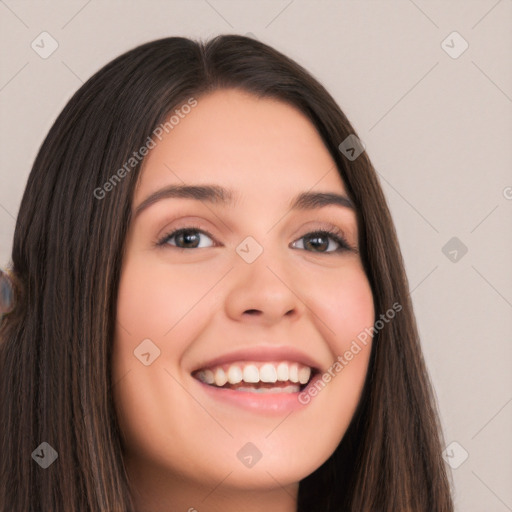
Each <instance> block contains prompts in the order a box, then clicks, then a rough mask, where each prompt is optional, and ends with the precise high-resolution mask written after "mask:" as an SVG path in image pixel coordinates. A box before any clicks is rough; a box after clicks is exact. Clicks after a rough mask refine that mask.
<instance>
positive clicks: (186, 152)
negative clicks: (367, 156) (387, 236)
mask: <svg viewBox="0 0 512 512" xmlns="http://www.w3.org/2000/svg"><path fill="white" fill-rule="evenodd" d="M178 114H181V116H178V115H175V117H176V119H175V121H174V124H173V125H172V129H168V130H167V133H164V134H162V136H161V140H156V141H155V142H156V147H154V148H153V149H151V151H150V152H149V154H148V156H147V157H146V159H145V161H144V163H143V166H142V169H141V176H140V180H139V186H138V188H137V193H138V195H139V197H144V196H146V195H148V194H150V193H152V192H153V191H154V190H155V189H156V188H160V187H162V186H164V185H166V184H172V183H176V184H178V183H180V182H185V183H187V184H193V183H206V182H208V183H218V184H219V185H224V186H225V187H226V188H228V187H229V188H231V189H234V190H235V191H239V192H240V193H241V194H243V195H245V194H247V193H248V192H251V193H252V194H256V193H258V192H261V193H267V194H268V192H269V191H270V190H274V191H277V190H280V189H281V190H282V191H283V194H282V195H283V196H291V195H296V194H297V192H299V191H300V192H302V191H305V190H308V189H311V188H313V187H315V186H316V184H319V185H320V187H321V188H322V189H327V190H329V191H332V192H339V193H345V188H344V185H343V181H342V179H341V177H340V175H339V172H338V170H337V168H336V163H335V162H334V160H333V158H332V156H331V154H330V152H329V150H328V149H327V147H326V146H325V144H324V142H323V140H322V138H321V137H320V135H319V134H318V132H317V130H316V128H315V126H314V125H313V124H312V123H311V121H310V120H309V119H308V118H307V117H306V116H305V115H304V114H303V113H301V112H300V111H299V110H297V109H296V108H294V107H292V106H290V105H288V104H286V103H284V102H280V101H276V100H274V99H271V98H263V99H260V98H256V97H255V96H253V95H250V94H248V93H245V92H241V91H238V90H221V91H216V92H215V93H212V94H210V95H208V96H206V97H203V98H200V99H199V100H198V101H197V106H195V108H194V109H191V110H189V111H188V114H184V113H182V112H178ZM178 119H179V121H178Z"/></svg>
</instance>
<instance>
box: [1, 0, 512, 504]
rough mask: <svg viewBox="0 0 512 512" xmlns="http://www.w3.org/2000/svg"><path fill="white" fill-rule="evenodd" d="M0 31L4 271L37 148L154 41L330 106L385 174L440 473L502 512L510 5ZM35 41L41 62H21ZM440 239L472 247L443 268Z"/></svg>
mask: <svg viewBox="0 0 512 512" xmlns="http://www.w3.org/2000/svg"><path fill="white" fill-rule="evenodd" d="M0 16H1V22H0V34H1V35H0V43H1V70H0V109H1V122H0V130H1V132H0V139H1V150H0V159H1V160H0V179H1V187H0V265H2V266H6V265H8V264H9V260H10V250H11V243H12V236H13V233H14V226H15V218H16V215H17V212H18V207H19V203H20V200H21V196H22V193H23V190H24V186H25V183H26V179H27V176H28V174H29V171H30V168H31V165H32V163H33V160H34V157H35V155H36V152H37V150H38V148H39V145H40V144H41V142H42V140H43V138H44V136H45V135H46V133H47V131H48V129H49V128H50V126H51V124H52V123H53V121H54V119H55V118H56V116H57V115H58V113H59V112H60V111H61V109H62V108H63V107H64V105H65V103H66V102H67V101H68V100H69V98H70V97H71V95H72V94H73V93H74V92H75V90H76V89H77V88H78V87H79V86H80V85H81V83H82V82H83V81H84V80H85V79H87V78H88V77H89V76H91V75H92V74H93V73H94V72H95V71H97V70H98V69H99V68H100V67H102V66H103V65H104V64H105V63H107V62H108V61H109V60H111V59H112V58H114V57H116V56H117V55H119V54H120V53H122V52H124V51H126V50H128V49H129V48H132V47H134V46H136V45H138V44H140V43H143V42H146V41H149V40H152V39H156V38H160V37H167V36H171V35H184V36H189V37H201V38H207V37H210V36H213V35H216V34H218V33H240V34H246V33H248V32H251V33H252V34H254V35H255V36H256V37H257V38H258V39H260V40H262V41H263V42H266V43H269V44H271V45H273V46H275V47H276V48H277V49H279V50H281V51H282V52H284V53H286V54H287V55H289V56H291V57H292V58H294V59H296V60H297V61H299V62H300V63H301V64H303V65H304V66H305V67H306V68H308V69H309V70H310V71H311V72H312V73H313V74H314V75H315V76H316V77H317V78H318V79H319V80H320V81H321V82H322V83H323V84H324V85H325V86H326V87H327V88H328V89H329V90H330V92H331V93H332V94H333V95H334V97H335V98H336V100H337V101H338V102H339V104H340V106H341V108H342V109H343V110H344V111H345V113H346V114H347V116H348V117H349V119H350V120H351V121H352V123H353V125H354V127H355V128H356V130H357V131H358V133H359V136H360V137H361V138H362V140H363V141H364V142H365V144H366V150H367V151H368V153H369V155H370V157H371V158H372V160H373V163H374V164H375V166H376V168H377V170H378V172H379V174H380V178H381V183H382V186H383V189H384V191H385V193H386V196H387V198H388V201H389V204H390V207H391V210H392V213H393V216H394V220H395V223H396V226H397V230H398V233H399V237H400V242H401V246H402V250H403V253H404V257H405V260H406V265H407V272H408V277H409V280H410V284H411V290H412V298H413V301H414V305H415V309H416V314H417V319H418V323H419V328H420V334H421V335H422V343H423V348H424V353H425V357H426V360H427V364H428V366H429V370H430V373H431V376H432V380H433V383H434V385H435V388H436V393H437V398H438V401H439V405H440V409H441V414H442V423H443V427H444V431H445V436H446V442H447V444H448V445H449V444H450V443H452V442H456V443H458V444H456V445H451V446H450V448H449V449H448V453H447V455H446V459H447V460H449V461H450V464H451V465H452V466H456V465H457V464H459V463H460V462H461V461H462V460H463V455H464V451H463V450H465V451H467V453H468V454H469V456H468V458H467V460H465V461H464V462H462V464H460V466H459V467H458V468H457V469H452V470H451V472H452V474H453V478H454V484H455V499H456V505H457V511H458V512H491V511H493V512H506V511H507V510H512V486H511V485H510V483H511V482H512V457H511V454H512V442H511V437H510V432H512V377H511V375H512V373H511V370H510V369H511V362H512V357H511V356H512V347H511V335H510V333H511V332H512V329H511V328H512V286H511V284H512V266H511V264H510V263H511V258H510V255H511V248H512V229H511V227H512V226H511V221H510V219H511V213H512V173H511V169H512V166H511V164H512V144H511V135H512V115H511V110H512V108H511V107H512V66H511V65H510V63H511V62H512V58H511V57H512V30H511V27H512V23H511V22H512V1H511V0H500V1H496V0H485V1H484V0H473V1H452V2H446V1H436V2H434V1H426V0H414V1H413V0H400V1H398V0H397V1H384V0H382V1H380V0H373V1H368V0H367V1H356V0H348V1H341V0H336V1H324V0H320V1H313V0H311V1H301V0H295V1H290V0H282V1H277V0H273V1H270V0H267V1H248V0H239V1H235V0H208V1H207V0H189V1H176V0H175V1H146V2H136V1H123V2H120V1H114V0H90V1H87V0H83V1H80V2H74V1H53V2H41V1H30V2H29V1H23V0H5V1H0ZM43 31H47V32H49V33H50V34H51V36H52V37H53V38H54V39H55V40H56V41H57V42H58V45H59V46H58V48H57V50H56V51H55V52H54V53H53V54H52V55H51V56H50V57H48V58H47V59H43V58H41V57H40V56H39V55H38V54H37V53H36V52H35V51H34V50H33V49H32V48H31V43H32V41H34V40H36V42H37V41H38V40H39V39H38V36H39V34H40V33H41V32H43ZM453 31H457V32H458V33H459V34H460V35H461V36H462V38H464V40H466V41H467V43H468V44H469V48H468V49H467V50H466V51H465V52H464V53H462V54H461V55H460V56H459V57H458V58H452V57H450V56H449V55H448V54H447V53H446V52H445V50H444V49H443V46H442V41H443V40H445V39H446V38H447V36H449V35H450V34H451V33H452V32H453ZM456 37H457V36H455V38H454V36H451V37H450V38H448V40H447V42H446V43H445V44H447V45H449V46H452V47H453V48H452V50H451V51H452V52H453V51H458V50H459V49H460V48H461V40H457V38H456ZM47 47H48V46H47ZM452 237H457V238H458V239H459V240H460V243H463V244H464V245H465V246H466V247H467V249H468V252H467V254H465V255H464V256H462V257H461V256H460V255H461V254H462V253H461V252H460V251H459V252H458V253H457V258H458V260H457V261H455V262H453V261H451V260H450V259H449V258H448V257H447V256H445V254H444V253H443V251H442V248H443V247H444V246H445V244H446V243H447V242H448V240H450V239H451V238H452ZM457 243H459V242H457ZM450 250H451V249H450ZM445 252H447V253H448V250H445ZM449 256H450V255H449ZM450 257H452V258H453V257H455V255H454V253H452V255H451V256H450Z"/></svg>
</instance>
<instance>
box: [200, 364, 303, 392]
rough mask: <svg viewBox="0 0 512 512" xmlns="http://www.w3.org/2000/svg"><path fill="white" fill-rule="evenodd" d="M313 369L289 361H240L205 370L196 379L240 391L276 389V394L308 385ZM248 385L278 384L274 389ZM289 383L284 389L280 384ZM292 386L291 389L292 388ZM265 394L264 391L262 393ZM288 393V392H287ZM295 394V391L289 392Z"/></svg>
mask: <svg viewBox="0 0 512 512" xmlns="http://www.w3.org/2000/svg"><path fill="white" fill-rule="evenodd" d="M311 372H312V370H311V368H310V367H309V366H304V365H302V364H298V363H291V362H288V361H282V362H280V363H245V362H242V361H239V362H237V363H233V364H231V365H229V366H228V365H222V366H216V367H211V368H205V369H203V370H200V371H199V372H197V374H196V377H197V378H198V379H199V380H200V381H201V382H204V383H206V384H210V385H214V386H218V387H223V386H224V385H225V384H226V383H229V384H230V385H233V386H234V385H238V384H240V383H242V385H239V386H237V387H236V389H237V390H238V391H246V390H247V389H251V390H252V391H254V389H258V391H259V390H260V389H262V390H268V389H274V388H275V389H276V390H277V391H275V392H276V393H278V392H280V391H279V390H281V389H288V388H289V389H291V387H293V389H295V388H298V389H299V388H300V386H299V384H300V385H303V384H307V383H308V382H309V380H310V378H311ZM244 382H245V383H247V384H258V383H260V382H261V383H266V384H269V383H271V384H274V383H277V384H276V386H275V387H274V388H270V387H265V386H260V387H257V388H256V387H254V386H250V387H247V386H243V383H244ZM283 382H288V383H289V384H290V385H288V386H286V387H285V388H283V387H282V386H281V385H280V383H283ZM290 386H291V387H290ZM261 392H264V391H261ZM265 392H267V391H265ZM285 392H287V391H285ZM289 392H293V393H294V392H295V391H289Z"/></svg>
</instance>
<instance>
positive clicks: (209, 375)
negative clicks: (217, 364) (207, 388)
mask: <svg viewBox="0 0 512 512" xmlns="http://www.w3.org/2000/svg"><path fill="white" fill-rule="evenodd" d="M201 374H202V375H200V376H199V379H200V380H202V381H203V382H206V384H213V383H214V382H215V377H214V375H213V372H212V371H211V370H203V371H202V372H201Z"/></svg>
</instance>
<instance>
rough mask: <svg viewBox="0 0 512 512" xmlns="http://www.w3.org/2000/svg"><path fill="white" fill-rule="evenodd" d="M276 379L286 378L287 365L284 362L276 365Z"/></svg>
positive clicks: (283, 380)
mask: <svg viewBox="0 0 512 512" xmlns="http://www.w3.org/2000/svg"><path fill="white" fill-rule="evenodd" d="M277 380H279V381H281V382H286V381H287V380H288V365H287V364H286V363H279V364H278V365H277Z"/></svg>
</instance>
